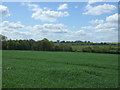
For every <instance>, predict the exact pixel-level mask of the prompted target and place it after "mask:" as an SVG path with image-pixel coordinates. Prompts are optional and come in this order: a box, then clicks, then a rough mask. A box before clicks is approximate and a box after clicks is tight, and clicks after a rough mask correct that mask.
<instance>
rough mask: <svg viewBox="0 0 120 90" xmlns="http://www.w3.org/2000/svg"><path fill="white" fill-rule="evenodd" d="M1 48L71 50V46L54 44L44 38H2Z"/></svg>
mask: <svg viewBox="0 0 120 90" xmlns="http://www.w3.org/2000/svg"><path fill="white" fill-rule="evenodd" d="M2 49H3V50H35V51H73V50H72V47H71V46H69V45H65V44H54V43H53V42H52V41H49V40H48V39H46V38H44V39H43V40H39V41H35V40H32V39H30V40H4V41H2Z"/></svg>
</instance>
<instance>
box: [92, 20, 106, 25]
mask: <svg viewBox="0 0 120 90" xmlns="http://www.w3.org/2000/svg"><path fill="white" fill-rule="evenodd" d="M90 23H91V24H101V23H104V20H98V19H96V20H91V21H90Z"/></svg>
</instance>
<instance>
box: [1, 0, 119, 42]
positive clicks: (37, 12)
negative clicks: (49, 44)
mask: <svg viewBox="0 0 120 90" xmlns="http://www.w3.org/2000/svg"><path fill="white" fill-rule="evenodd" d="M117 6H118V3H117V2H95V3H89V2H31V3H22V2H17V3H15V2H6V3H5V2H3V3H2V4H1V5H0V12H2V13H1V14H2V15H0V16H1V17H2V22H1V26H2V27H1V28H2V30H1V31H0V33H1V34H4V35H6V36H7V37H8V38H10V39H35V40H39V39H43V38H48V39H49V40H53V41H55V40H83V41H85V40H86V41H94V42H116V41H117V39H118V37H117V33H118V30H117V29H118V27H117V24H118V23H117V22H118V20H117V16H118V14H117V13H118V9H117ZM3 12H4V13H3Z"/></svg>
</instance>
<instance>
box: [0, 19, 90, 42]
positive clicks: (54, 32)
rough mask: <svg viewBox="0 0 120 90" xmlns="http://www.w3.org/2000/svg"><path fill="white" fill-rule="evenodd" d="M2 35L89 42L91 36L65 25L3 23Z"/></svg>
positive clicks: (18, 37)
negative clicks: (77, 39)
mask: <svg viewBox="0 0 120 90" xmlns="http://www.w3.org/2000/svg"><path fill="white" fill-rule="evenodd" d="M0 26H1V27H0V28H1V30H0V34H3V35H5V36H7V37H8V38H9V39H35V40H39V39H43V38H48V39H49V40H76V38H79V39H80V40H87V39H88V38H90V34H89V33H87V32H86V31H84V30H77V31H73V30H69V29H67V26H66V25H64V24H42V25H34V26H25V25H23V24H22V23H21V22H9V21H3V22H2V23H0Z"/></svg>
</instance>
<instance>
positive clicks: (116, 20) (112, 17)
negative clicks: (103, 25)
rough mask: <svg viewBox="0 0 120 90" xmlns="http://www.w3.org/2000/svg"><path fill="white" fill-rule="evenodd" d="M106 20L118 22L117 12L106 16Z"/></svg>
mask: <svg viewBox="0 0 120 90" xmlns="http://www.w3.org/2000/svg"><path fill="white" fill-rule="evenodd" d="M106 21H107V22H111V23H118V14H117V13H116V14H114V15H111V16H108V17H107V18H106Z"/></svg>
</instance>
